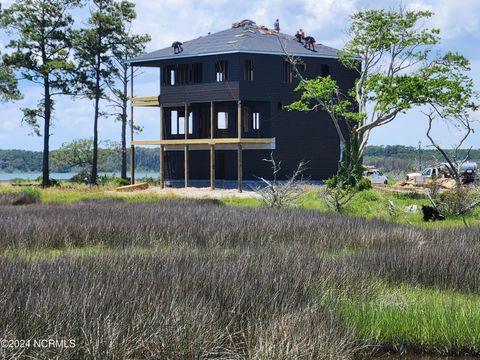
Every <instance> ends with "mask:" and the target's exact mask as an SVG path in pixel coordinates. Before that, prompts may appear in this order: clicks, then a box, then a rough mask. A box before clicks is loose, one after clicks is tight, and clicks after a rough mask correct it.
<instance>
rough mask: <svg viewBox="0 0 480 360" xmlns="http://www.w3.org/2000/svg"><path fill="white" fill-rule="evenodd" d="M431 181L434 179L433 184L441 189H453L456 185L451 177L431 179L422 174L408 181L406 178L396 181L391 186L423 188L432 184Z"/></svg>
mask: <svg viewBox="0 0 480 360" xmlns="http://www.w3.org/2000/svg"><path fill="white" fill-rule="evenodd" d="M432 181H434V182H435V184H436V185H437V186H438V187H440V188H441V189H447V190H452V189H455V186H456V183H455V180H454V179H452V178H439V179H436V180H432V179H428V178H427V179H426V178H425V177H423V176H417V177H415V178H413V179H412V180H408V181H407V180H403V181H398V182H397V183H396V184H395V185H393V186H394V187H396V188H402V189H406V188H408V189H415V188H424V187H428V186H429V185H430V184H432Z"/></svg>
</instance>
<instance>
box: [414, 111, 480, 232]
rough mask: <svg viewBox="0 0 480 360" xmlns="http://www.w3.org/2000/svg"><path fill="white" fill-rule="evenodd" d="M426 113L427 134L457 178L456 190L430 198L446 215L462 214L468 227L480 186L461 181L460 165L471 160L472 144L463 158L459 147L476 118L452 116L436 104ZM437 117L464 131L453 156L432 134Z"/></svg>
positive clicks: (476, 202) (479, 203)
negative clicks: (465, 183) (471, 185)
mask: <svg viewBox="0 0 480 360" xmlns="http://www.w3.org/2000/svg"><path fill="white" fill-rule="evenodd" d="M424 114H425V115H426V117H427V119H428V128H427V133H426V136H427V138H428V139H429V140H430V143H431V144H432V146H433V147H435V148H436V149H437V150H438V152H439V153H440V154H441V155H442V157H443V159H444V160H445V162H446V163H447V164H448V166H447V170H448V172H449V174H450V176H451V177H452V179H454V180H455V189H453V190H451V191H448V192H444V193H440V192H436V193H435V194H433V196H432V195H430V194H429V195H428V197H429V199H430V202H431V203H432V205H433V206H434V208H435V209H438V210H440V211H441V212H442V213H443V214H447V215H453V216H460V217H461V218H462V220H463V223H464V224H465V226H467V227H468V223H467V221H466V219H465V216H466V215H468V214H470V213H471V212H472V210H473V209H474V208H475V207H477V206H479V205H480V192H479V190H478V188H477V187H475V188H469V187H467V186H465V185H464V184H463V181H462V174H461V170H460V169H461V166H462V165H463V164H464V163H465V162H466V161H467V160H468V157H469V153H470V150H471V147H470V149H468V151H467V154H466V156H465V157H463V158H459V150H460V148H461V147H462V146H463V144H464V143H465V141H466V140H467V138H468V137H469V136H470V135H471V134H472V133H474V129H473V128H472V122H473V121H474V120H472V119H471V118H470V117H469V115H468V114H463V115H461V116H456V117H453V118H452V117H448V116H446V115H445V113H443V112H442V111H440V110H439V109H437V108H436V107H435V106H432V107H431V108H430V109H429V110H428V111H427V112H424ZM436 119H443V120H445V121H449V122H450V123H451V124H452V125H453V126H455V127H456V128H458V129H459V130H460V131H462V136H461V138H460V140H459V142H458V143H457V144H456V145H454V147H453V150H452V152H451V153H452V154H451V155H449V154H448V152H447V151H446V150H445V149H443V148H442V146H441V145H440V144H439V143H438V141H436V140H435V139H434V137H433V135H432V134H431V130H432V124H433V122H434V120H436Z"/></svg>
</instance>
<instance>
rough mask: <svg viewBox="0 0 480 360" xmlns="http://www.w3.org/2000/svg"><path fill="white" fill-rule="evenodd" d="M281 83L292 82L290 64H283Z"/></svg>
mask: <svg viewBox="0 0 480 360" xmlns="http://www.w3.org/2000/svg"><path fill="white" fill-rule="evenodd" d="M283 81H284V82H286V83H291V82H292V81H293V74H292V64H290V63H289V62H288V61H284V62H283Z"/></svg>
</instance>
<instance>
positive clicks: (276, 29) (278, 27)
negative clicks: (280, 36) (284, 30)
mask: <svg viewBox="0 0 480 360" xmlns="http://www.w3.org/2000/svg"><path fill="white" fill-rule="evenodd" d="M273 29H274V30H275V31H276V32H280V21H279V20H278V19H277V20H275V23H274V24H273Z"/></svg>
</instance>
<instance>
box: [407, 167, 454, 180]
mask: <svg viewBox="0 0 480 360" xmlns="http://www.w3.org/2000/svg"><path fill="white" fill-rule="evenodd" d="M446 170H447V169H446V167H445V166H444V165H441V166H434V167H427V168H425V169H423V170H422V172H413V173H409V174H407V181H410V180H415V179H416V178H418V177H420V176H422V177H424V178H428V179H430V178H432V177H440V175H442V174H443V173H444V172H445V171H446Z"/></svg>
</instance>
